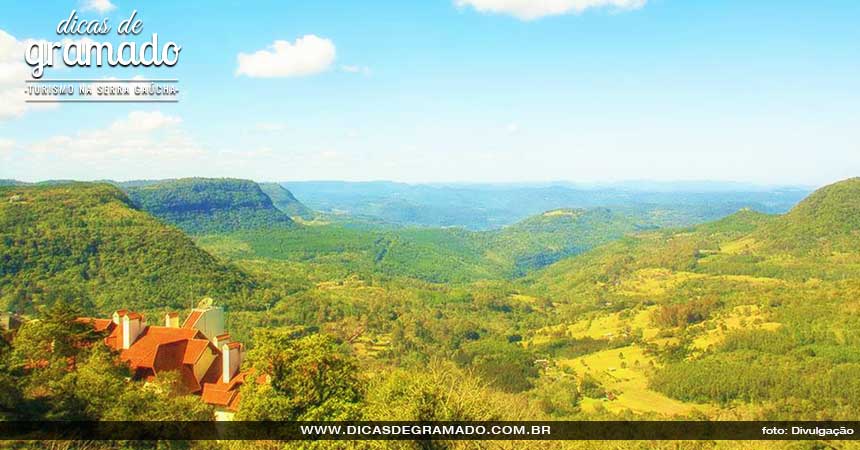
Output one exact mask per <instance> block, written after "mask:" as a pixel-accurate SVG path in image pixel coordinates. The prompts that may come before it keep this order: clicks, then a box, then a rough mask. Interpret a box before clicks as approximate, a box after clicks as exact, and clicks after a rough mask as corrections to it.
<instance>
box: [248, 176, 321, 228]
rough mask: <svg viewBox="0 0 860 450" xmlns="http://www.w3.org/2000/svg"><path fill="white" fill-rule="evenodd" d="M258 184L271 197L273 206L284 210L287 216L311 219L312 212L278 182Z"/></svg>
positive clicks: (312, 216)
mask: <svg viewBox="0 0 860 450" xmlns="http://www.w3.org/2000/svg"><path fill="white" fill-rule="evenodd" d="M259 185H260V189H262V190H263V192H264V193H265V194H266V195H268V196H269V198H270V199H272V203H273V204H274V205H275V207H276V208H278V209H280V210H281V211H283V212H285V213H286V214H287V215H288V216H290V217H292V218H296V217H298V218H300V219H303V220H313V218H314V212H313V211H311V209H310V208H308V207H307V206H305V205H304V204H302V202H300V201H299V200H298V199H297V198H296V197H295V196H293V193H292V192H290V191H288V190H286V189H285V188H284V187H283V186H281V185H280V184H278V183H259Z"/></svg>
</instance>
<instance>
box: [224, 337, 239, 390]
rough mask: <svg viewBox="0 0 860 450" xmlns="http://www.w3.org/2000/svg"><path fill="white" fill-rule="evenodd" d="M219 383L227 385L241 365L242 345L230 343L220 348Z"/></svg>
mask: <svg viewBox="0 0 860 450" xmlns="http://www.w3.org/2000/svg"><path fill="white" fill-rule="evenodd" d="M221 355H222V356H221V360H222V363H223V366H222V368H221V381H223V382H224V383H229V382H230V380H232V379H233V376H234V375H236V372H238V371H239V366H241V365H242V344H240V343H238V342H231V343H229V344H224V345H222V346H221Z"/></svg>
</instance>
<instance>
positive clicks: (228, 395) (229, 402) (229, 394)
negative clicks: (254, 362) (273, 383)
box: [202, 368, 266, 411]
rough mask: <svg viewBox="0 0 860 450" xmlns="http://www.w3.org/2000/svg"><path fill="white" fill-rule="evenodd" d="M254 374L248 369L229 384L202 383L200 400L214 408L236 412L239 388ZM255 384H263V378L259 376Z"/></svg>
mask: <svg viewBox="0 0 860 450" xmlns="http://www.w3.org/2000/svg"><path fill="white" fill-rule="evenodd" d="M253 373H254V369H253V368H251V369H248V370H246V371H245V372H239V373H237V374H236V376H234V377H233V379H231V380H230V382H229V383H225V382H223V381H222V380H221V379H218V381H217V382H215V383H204V384H203V392H202V399H203V401H204V402H205V403H208V404H210V405H216V406H224V407H226V408H227V409H229V410H232V411H236V410H237V409H239V401H240V400H241V398H242V394H241V393H240V392H239V388H241V387H242V385H243V384H244V383H245V380H246V379H247V378H248V376H250V375H252V374H253ZM256 381H257V384H263V383H265V382H266V381H265V377H262V376H259V377H257V378H256Z"/></svg>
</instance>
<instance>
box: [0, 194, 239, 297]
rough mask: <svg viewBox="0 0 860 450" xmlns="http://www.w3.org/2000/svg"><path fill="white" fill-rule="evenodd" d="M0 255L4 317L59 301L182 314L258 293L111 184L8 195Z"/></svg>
mask: <svg viewBox="0 0 860 450" xmlns="http://www.w3.org/2000/svg"><path fill="white" fill-rule="evenodd" d="M0 255H2V259H0V309H2V310H11V311H19V312H32V311H33V310H34V309H35V308H36V307H38V306H40V305H44V304H49V303H52V302H53V301H54V300H56V299H57V298H74V299H76V300H81V299H84V300H86V301H87V302H88V303H89V306H88V308H89V309H90V310H91V311H100V312H101V313H105V312H108V311H111V310H113V309H116V308H121V307H122V308H165V307H173V308H176V307H185V306H187V305H188V304H189V302H191V301H196V300H198V299H199V298H200V297H201V296H207V295H208V296H221V297H224V298H235V297H237V296H239V295H240V294H242V293H247V292H248V291H250V290H251V289H252V288H253V282H252V281H251V279H250V277H248V276H247V275H245V274H243V273H242V272H240V271H237V270H235V269H231V268H229V267H226V266H224V265H223V264H220V263H218V262H217V261H216V260H215V259H214V258H213V257H212V256H210V255H209V254H208V253H206V252H205V251H203V250H201V249H199V248H198V247H197V246H196V245H195V244H194V243H193V242H192V241H191V239H189V238H188V237H186V236H185V235H184V234H183V233H182V232H181V231H180V230H178V229H176V228H173V227H172V226H167V225H164V224H163V223H161V222H160V221H158V220H157V219H155V218H153V217H152V216H150V215H149V214H147V213H145V212H142V211H139V210H137V209H135V208H134V207H133V206H132V203H131V201H130V200H129V199H128V197H127V196H126V195H125V194H124V193H123V192H122V191H120V190H119V189H117V188H115V187H113V186H111V185H108V184H92V183H74V184H65V185H45V186H7V187H2V188H0Z"/></svg>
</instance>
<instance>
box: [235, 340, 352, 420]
mask: <svg viewBox="0 0 860 450" xmlns="http://www.w3.org/2000/svg"><path fill="white" fill-rule="evenodd" d="M255 342H257V341H256V339H255ZM281 343H282V344H285V345H284V346H283V347H281V348H278V347H277V346H273V345H271V342H270V343H268V344H266V343H265V342H260V347H258V348H257V347H255V349H254V350H253V352H254V354H253V355H251V358H250V359H252V360H253V361H254V367H255V368H256V369H257V370H259V371H260V372H262V373H266V374H268V375H270V378H271V382H270V384H269V385H268V386H260V385H257V384H256V383H253V382H250V383H245V385H244V386H243V388H242V403H241V406H240V410H239V414H238V417H239V418H241V419H243V420H348V419H353V418H355V417H358V414H359V402H360V401H361V399H362V396H363V385H362V382H361V380H360V379H359V378H358V375H357V374H358V367H357V365H356V363H355V361H354V359H353V358H352V357H350V356H348V355H346V354H344V353H343V352H342V351H341V350H340V349H339V348H338V346H337V345H336V343H335V341H334V340H333V339H332V338H330V337H328V336H326V335H321V334H314V335H310V336H305V337H301V338H298V339H292V340H287V341H286V342H284V341H281Z"/></svg>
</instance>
